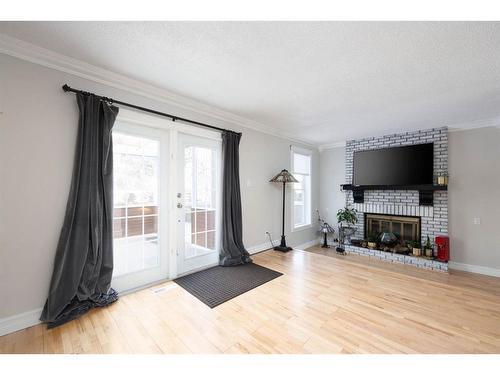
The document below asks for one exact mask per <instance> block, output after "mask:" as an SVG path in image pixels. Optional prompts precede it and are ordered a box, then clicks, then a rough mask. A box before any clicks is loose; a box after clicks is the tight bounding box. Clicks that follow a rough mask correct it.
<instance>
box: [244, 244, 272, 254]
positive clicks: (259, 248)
mask: <svg viewBox="0 0 500 375" xmlns="http://www.w3.org/2000/svg"><path fill="white" fill-rule="evenodd" d="M269 249H271V243H270V242H265V243H261V244H260V245H255V246H252V247H249V248H247V251H248V252H249V253H250V255H253V254H257V253H260V252H262V251H266V250H269Z"/></svg>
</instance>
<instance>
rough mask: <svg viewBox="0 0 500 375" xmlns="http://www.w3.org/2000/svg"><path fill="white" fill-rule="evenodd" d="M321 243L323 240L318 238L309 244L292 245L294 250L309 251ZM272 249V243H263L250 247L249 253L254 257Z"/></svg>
mask: <svg viewBox="0 0 500 375" xmlns="http://www.w3.org/2000/svg"><path fill="white" fill-rule="evenodd" d="M320 242H321V239H320V238H317V239H315V240H312V241H309V242H306V243H303V244H300V245H292V247H293V248H294V249H297V250H304V249H307V248H308V247H311V246H314V245H317V244H319V243H320ZM275 245H279V242H275ZM271 248H272V247H271V243H269V242H266V243H262V244H260V245H255V246H252V247H249V248H247V251H248V252H249V253H250V255H253V254H257V253H260V252H262V251H266V250H269V249H271Z"/></svg>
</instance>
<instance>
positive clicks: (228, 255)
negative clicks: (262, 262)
mask: <svg viewBox="0 0 500 375" xmlns="http://www.w3.org/2000/svg"><path fill="white" fill-rule="evenodd" d="M240 138H241V134H239V133H235V132H231V131H225V132H224V133H222V244H221V253H220V261H219V264H220V265H221V266H236V265H239V264H245V263H251V262H252V260H251V259H250V254H248V251H246V250H245V246H244V245H243V224H242V219H241V195H240V159H239V158H240V156H239V147H240Z"/></svg>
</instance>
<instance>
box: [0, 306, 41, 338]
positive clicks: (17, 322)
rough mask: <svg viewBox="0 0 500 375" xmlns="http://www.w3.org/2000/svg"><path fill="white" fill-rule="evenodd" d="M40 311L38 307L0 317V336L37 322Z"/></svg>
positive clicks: (38, 321)
mask: <svg viewBox="0 0 500 375" xmlns="http://www.w3.org/2000/svg"><path fill="white" fill-rule="evenodd" d="M41 313H42V309H41V308H40V309H35V310H31V311H27V312H24V313H21V314H17V315H13V316H9V317H7V318H3V319H0V336H3V335H8V334H9V333H12V332H16V331H19V330H21V329H24V328H28V327H31V326H35V325H37V324H39V323H40V320H39V319H40V314H41Z"/></svg>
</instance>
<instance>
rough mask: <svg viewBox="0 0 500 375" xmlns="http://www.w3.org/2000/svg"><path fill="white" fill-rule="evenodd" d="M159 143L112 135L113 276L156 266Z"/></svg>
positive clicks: (125, 135) (116, 134) (120, 134)
mask: <svg viewBox="0 0 500 375" xmlns="http://www.w3.org/2000/svg"><path fill="white" fill-rule="evenodd" d="M159 146H160V145H159V141H157V140H153V139H148V138H143V137H139V136H132V135H128V134H123V133H119V132H113V168H114V169H113V184H114V188H113V189H114V190H113V198H114V210H113V238H114V239H113V241H114V242H113V246H114V270H113V276H114V277H116V276H120V275H124V274H128V273H132V272H137V271H141V270H145V269H148V268H153V267H157V266H158V265H159V244H158V215H159V208H158V202H159V199H158V192H159V181H160V179H159V174H160V170H159Z"/></svg>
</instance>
